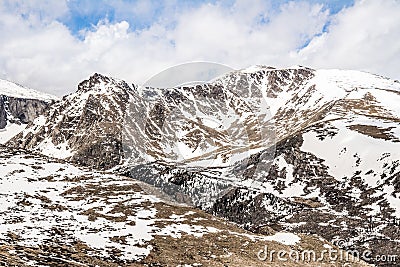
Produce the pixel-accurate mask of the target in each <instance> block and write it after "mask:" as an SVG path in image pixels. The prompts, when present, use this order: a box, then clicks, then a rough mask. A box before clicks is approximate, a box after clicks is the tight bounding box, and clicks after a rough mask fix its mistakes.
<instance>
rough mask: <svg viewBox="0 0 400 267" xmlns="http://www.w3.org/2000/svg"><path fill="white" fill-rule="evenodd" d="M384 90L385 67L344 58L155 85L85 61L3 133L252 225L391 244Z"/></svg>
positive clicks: (353, 242) (397, 207)
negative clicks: (93, 70) (325, 65)
mask: <svg viewBox="0 0 400 267" xmlns="http://www.w3.org/2000/svg"><path fill="white" fill-rule="evenodd" d="M398 103H400V83H399V82H398V81H393V80H390V79H387V78H384V77H381V76H377V75H373V74H369V73H364V72H358V71H346V70H313V69H310V68H306V67H293V68H288V69H275V68H271V67H264V66H255V67H251V68H248V69H244V70H240V71H234V72H231V73H228V74H226V75H225V76H223V77H220V78H218V79H216V80H214V81H212V82H210V83H207V84H201V85H195V86H182V87H179V88H164V89H160V88H142V87H139V86H134V85H129V84H128V83H126V82H124V81H121V80H117V79H113V78H109V77H105V76H102V75H99V74H95V75H93V76H92V77H90V78H89V79H88V80H86V81H83V82H82V83H81V84H80V85H79V86H78V90H77V92H75V93H73V94H70V95H68V96H66V97H64V98H63V99H62V100H61V101H59V102H57V103H55V104H53V105H52V106H51V107H50V108H49V109H48V110H47V111H46V112H45V113H44V114H43V115H42V116H39V117H38V118H36V119H35V120H34V121H33V123H32V124H31V125H29V127H27V128H26V129H25V130H24V131H23V132H22V133H20V134H19V135H17V136H16V137H14V138H13V139H12V140H11V141H9V142H8V143H7V145H8V146H9V147H14V148H15V147H16V148H23V149H28V150H32V151H36V152H40V153H42V154H45V155H47V156H51V157H55V158H62V159H64V160H69V161H71V162H74V163H78V164H80V165H84V166H90V167H95V168H97V169H111V168H112V169H111V170H112V171H113V172H118V173H120V174H127V175H129V176H132V177H133V178H135V179H138V180H142V181H145V182H147V183H150V184H152V185H155V186H157V187H160V188H162V189H163V190H164V192H166V193H168V194H169V195H171V196H172V197H173V198H175V200H179V201H181V202H185V203H191V204H192V205H195V206H198V207H201V208H203V209H205V210H207V211H208V212H211V213H212V214H214V215H218V216H222V217H224V218H227V219H229V220H231V221H234V222H236V223H238V224H240V225H242V226H243V227H245V228H247V229H249V230H251V231H254V232H262V231H263V229H264V228H265V227H266V226H268V227H272V228H273V229H275V230H288V231H293V232H295V233H312V234H317V235H319V236H322V237H324V238H325V239H327V240H332V241H334V240H336V241H338V240H345V241H346V245H347V247H346V248H353V247H355V248H357V249H363V248H364V249H365V248H369V249H371V250H372V253H373V254H372V255H381V254H388V253H390V254H399V252H400V251H399V250H400V249H399V247H400V246H399V242H400V233H399V231H398V225H399V219H400V195H399V194H400V185H399V183H400V152H399V151H400V147H399V146H400V142H399V141H400V108H399V105H398ZM370 262H372V263H376V264H379V263H377V262H374V260H373V259H371V260H370Z"/></svg>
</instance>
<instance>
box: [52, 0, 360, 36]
mask: <svg viewBox="0 0 400 267" xmlns="http://www.w3.org/2000/svg"><path fill="white" fill-rule="evenodd" d="M291 1H292V2H304V1H299V0H297V1H296V0H295V1H293V0H272V1H265V2H269V6H270V8H271V10H273V11H275V12H278V11H279V8H280V7H281V6H282V4H283V3H287V2H291ZM306 1H307V2H309V3H311V4H322V5H324V8H325V9H329V10H330V12H331V13H332V14H335V13H338V12H339V11H340V10H342V9H343V8H345V7H349V6H352V5H353V4H354V1H353V0H306ZM117 2H118V3H117V4H116V1H110V0H70V1H68V2H67V6H68V9H69V13H68V15H65V16H63V17H61V18H59V21H60V22H62V23H64V24H65V25H67V26H68V28H69V29H70V30H71V31H72V32H73V34H74V35H76V36H79V32H80V31H81V30H85V29H90V28H92V26H93V25H97V23H98V22H99V21H102V20H105V19H107V20H108V21H110V22H119V21H123V20H124V21H128V22H129V24H130V26H131V27H130V30H141V29H143V28H146V27H150V26H151V25H152V24H153V23H154V22H155V21H158V20H162V19H163V16H165V15H166V14H165V13H167V12H168V11H169V10H170V9H171V8H172V9H174V10H179V11H182V12H183V11H184V10H185V9H193V8H197V7H199V6H201V5H204V4H207V3H211V4H219V5H222V6H225V7H227V8H230V7H232V6H233V5H234V4H235V1H233V0H230V1H227V0H225V1H216V0H214V1H204V0H191V1H154V0H146V5H148V6H149V7H150V8H149V10H146V12H144V14H136V13H135V12H134V11H133V9H135V7H137V6H139V5H141V3H140V2H143V1H138V0H122V1H117ZM121 2H122V3H121ZM119 5H121V6H122V5H123V6H125V7H126V9H125V10H121V9H120V8H118V6H119ZM130 9H131V10H130ZM146 9H147V8H146Z"/></svg>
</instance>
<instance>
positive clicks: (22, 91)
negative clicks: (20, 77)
mask: <svg viewBox="0 0 400 267" xmlns="http://www.w3.org/2000/svg"><path fill="white" fill-rule="evenodd" d="M56 100H57V98H56V97H55V96H51V95H48V94H44V93H40V92H38V91H35V90H33V89H29V88H26V87H23V86H21V85H18V84H15V83H12V82H9V81H6V80H0V143H1V144H3V143H5V142H7V141H8V140H9V139H11V138H12V137H13V136H14V135H16V134H17V133H18V132H21V131H22V130H23V129H24V128H25V127H26V125H27V124H28V123H29V122H32V121H33V120H34V119H35V118H36V117H38V116H39V115H40V114H41V113H43V111H44V110H45V109H47V107H48V106H49V105H50V104H51V103H52V102H54V101H56Z"/></svg>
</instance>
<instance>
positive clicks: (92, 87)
mask: <svg viewBox="0 0 400 267" xmlns="http://www.w3.org/2000/svg"><path fill="white" fill-rule="evenodd" d="M130 90H132V88H131V87H130V86H129V85H128V83H126V82H125V81H123V80H120V79H116V78H112V77H108V76H105V75H102V74H99V73H94V74H93V75H91V76H90V77H89V78H88V79H87V80H84V81H82V82H81V83H80V84H79V85H78V90H77V93H90V94H110V93H115V92H121V91H130Z"/></svg>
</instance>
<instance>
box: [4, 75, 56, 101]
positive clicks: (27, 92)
mask: <svg viewBox="0 0 400 267" xmlns="http://www.w3.org/2000/svg"><path fill="white" fill-rule="evenodd" d="M0 95H5V96H10V97H13V98H24V99H37V100H43V101H51V100H53V101H56V100H58V97H56V96H54V95H50V94H46V93H42V92H39V91H36V90H34V89H31V88H28V87H25V86H22V85H19V84H16V83H13V82H10V81H7V80H2V79H0Z"/></svg>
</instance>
